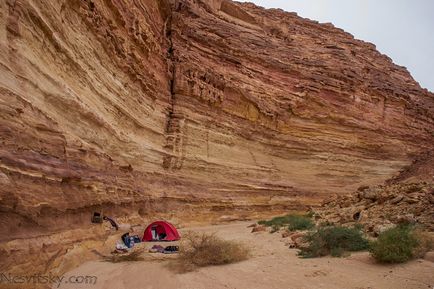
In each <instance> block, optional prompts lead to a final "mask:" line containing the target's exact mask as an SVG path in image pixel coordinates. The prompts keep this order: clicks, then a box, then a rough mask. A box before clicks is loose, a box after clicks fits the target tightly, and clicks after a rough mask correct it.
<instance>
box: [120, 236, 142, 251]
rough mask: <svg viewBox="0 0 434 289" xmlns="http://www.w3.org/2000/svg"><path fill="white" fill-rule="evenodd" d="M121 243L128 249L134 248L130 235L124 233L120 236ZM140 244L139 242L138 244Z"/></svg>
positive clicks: (132, 238) (132, 237)
mask: <svg viewBox="0 0 434 289" xmlns="http://www.w3.org/2000/svg"><path fill="white" fill-rule="evenodd" d="M121 239H122V241H123V242H124V244H125V246H127V247H128V248H132V247H134V243H135V241H134V236H130V233H125V234H123V235H122V236H121ZM139 243H140V242H139Z"/></svg>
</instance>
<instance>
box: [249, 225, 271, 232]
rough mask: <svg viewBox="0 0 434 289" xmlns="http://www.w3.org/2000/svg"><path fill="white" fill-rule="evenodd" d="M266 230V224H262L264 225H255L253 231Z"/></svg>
mask: <svg viewBox="0 0 434 289" xmlns="http://www.w3.org/2000/svg"><path fill="white" fill-rule="evenodd" d="M265 231H267V228H266V227H265V226H262V225H257V226H256V227H254V228H253V229H252V233H256V232H265Z"/></svg>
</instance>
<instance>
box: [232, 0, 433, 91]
mask: <svg viewBox="0 0 434 289" xmlns="http://www.w3.org/2000/svg"><path fill="white" fill-rule="evenodd" d="M239 1H241V2H253V3H255V4H257V5H259V6H263V7H266V8H282V9H284V10H286V11H294V12H297V13H298V15H300V16H302V17H305V18H310V19H314V20H317V21H319V22H331V23H333V24H334V25H335V26H337V27H339V28H342V29H344V30H345V31H347V32H350V33H351V34H353V35H354V37H356V38H358V39H362V40H365V41H369V42H372V43H374V44H375V45H376V46H377V49H378V50H379V51H380V52H382V53H384V54H387V55H388V56H389V57H391V58H392V59H393V61H394V62H395V63H396V64H399V65H402V66H405V67H407V69H408V70H409V71H410V73H411V74H412V76H413V77H414V78H415V79H416V81H418V82H419V83H420V85H421V86H422V87H424V88H428V89H429V90H430V91H433V92H434V0H249V1H243V0H239Z"/></svg>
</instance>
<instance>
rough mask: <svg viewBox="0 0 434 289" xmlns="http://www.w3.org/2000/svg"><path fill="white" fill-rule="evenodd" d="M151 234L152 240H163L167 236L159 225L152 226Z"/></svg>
mask: <svg viewBox="0 0 434 289" xmlns="http://www.w3.org/2000/svg"><path fill="white" fill-rule="evenodd" d="M151 234H152V240H153V241H160V240H164V239H165V238H166V236H167V234H166V230H165V229H164V227H163V226H161V225H156V226H152V228H151Z"/></svg>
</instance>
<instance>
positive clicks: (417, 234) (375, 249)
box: [370, 225, 433, 263]
mask: <svg viewBox="0 0 434 289" xmlns="http://www.w3.org/2000/svg"><path fill="white" fill-rule="evenodd" d="M432 246H433V244H432V239H431V238H430V237H429V236H428V235H427V234H424V233H423V232H421V231H419V230H417V229H415V228H414V227H412V226H409V225H400V226H397V227H395V228H391V229H389V230H386V231H384V232H383V233H381V234H380V235H379V236H378V238H377V240H376V241H374V242H372V244H371V249H370V252H371V255H372V257H374V258H375V260H377V261H379V262H382V263H403V262H407V261H408V260H411V259H413V258H418V257H423V255H425V253H426V252H427V251H429V250H430V249H432Z"/></svg>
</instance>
